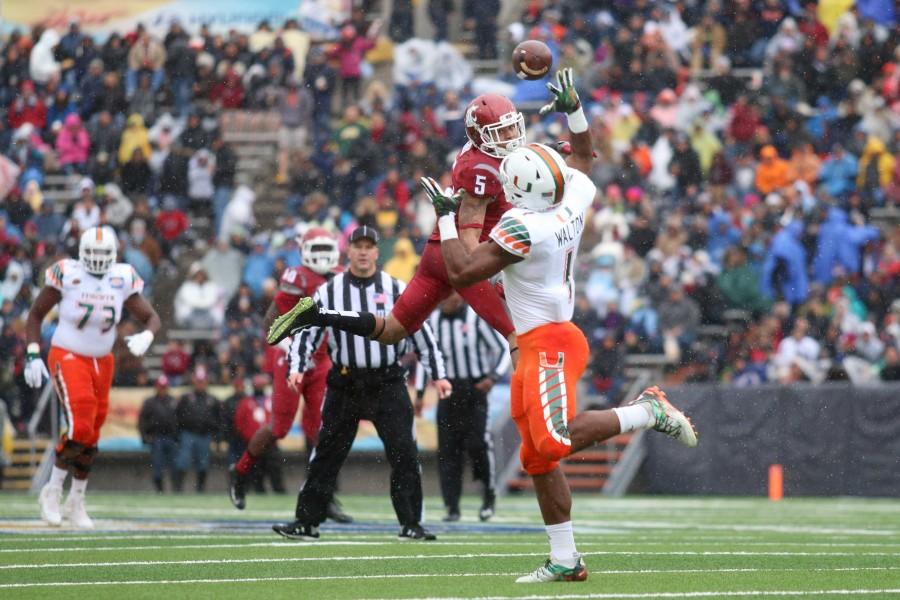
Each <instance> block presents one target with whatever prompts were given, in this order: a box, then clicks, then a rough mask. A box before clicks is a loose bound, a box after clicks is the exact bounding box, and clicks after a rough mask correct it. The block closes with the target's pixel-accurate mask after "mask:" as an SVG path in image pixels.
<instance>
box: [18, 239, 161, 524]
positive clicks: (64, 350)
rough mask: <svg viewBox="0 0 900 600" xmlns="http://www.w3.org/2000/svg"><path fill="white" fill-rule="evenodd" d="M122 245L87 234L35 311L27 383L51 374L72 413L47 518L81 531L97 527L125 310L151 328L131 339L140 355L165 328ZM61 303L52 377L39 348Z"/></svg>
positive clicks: (44, 503)
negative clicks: (88, 493)
mask: <svg viewBox="0 0 900 600" xmlns="http://www.w3.org/2000/svg"><path fill="white" fill-rule="evenodd" d="M117 246H118V243H117V241H116V234H115V232H114V231H113V230H112V229H111V228H109V227H92V228H90V229H88V230H87V231H85V232H84V233H83V234H82V235H81V240H80V244H79V246H78V260H71V259H65V260H61V261H59V262H57V263H56V264H54V265H53V266H51V267H50V268H49V269H47V271H46V274H45V281H44V288H43V289H42V290H41V292H40V294H38V297H37V298H36V299H35V301H34V305H33V306H32V307H31V311H30V312H29V313H28V320H27V324H26V334H27V338H28V360H27V364H26V366H25V381H26V382H27V383H28V385H29V386H31V387H33V388H36V387H40V386H41V384H42V383H43V380H44V378H45V377H49V378H50V379H51V380H52V381H53V385H54V387H55V388H56V393H57V394H58V395H59V398H60V400H61V402H62V404H63V407H64V408H65V413H66V422H67V431H66V432H65V433H64V434H62V435H61V436H60V439H59V443H58V444H57V446H56V464H55V466H54V467H53V472H52V474H51V475H50V481H49V482H48V483H47V484H46V485H45V486H44V487H43V489H42V490H41V494H40V497H39V499H38V503H39V504H40V507H41V518H42V519H43V520H44V521H46V523H47V524H48V525H52V526H56V527H58V526H59V525H61V524H62V520H63V518H67V519H69V521H70V522H71V524H72V525H73V526H75V527H79V528H83V529H90V528H92V527H93V526H94V523H93V521H91V518H90V517H89V516H88V514H87V510H86V509H85V503H84V494H85V489H86V487H87V479H88V475H89V474H90V471H91V464H92V463H93V462H94V457H95V456H96V455H97V440H98V439H99V437H100V428H101V427H102V426H103V422H104V421H105V420H106V413H107V410H108V408H109V389H110V387H111V386H112V379H113V368H114V365H113V356H112V354H111V353H110V351H111V350H112V347H113V343H114V342H115V340H116V325H117V324H118V323H119V320H120V319H121V318H122V309H123V307H124V308H125V309H126V310H128V313H129V314H130V315H131V316H133V317H134V318H136V319H137V320H139V321H141V322H142V323H143V324H144V328H145V329H144V331H142V332H140V333H138V334H135V335H130V336H128V337H127V338H125V339H126V341H127V343H128V349H129V350H130V351H131V353H132V354H134V355H135V356H142V355H143V354H144V353H145V352H146V351H147V349H148V348H150V344H151V343H153V337H154V335H156V332H157V331H159V326H160V322H159V316H158V315H157V314H156V311H155V310H153V307H152V306H150V304H149V303H148V302H147V301H146V300H145V299H144V297H143V296H141V291H142V290H143V289H144V282H143V280H142V279H141V278H140V277H138V275H137V273H136V272H135V270H134V268H132V267H131V265H127V264H123V263H117V262H116V248H117ZM57 304H59V324H58V325H57V327H56V331H55V332H54V333H53V339H52V341H51V345H50V353H49V355H48V357H47V364H48V365H49V367H50V370H49V373H48V371H47V367H46V366H44V361H43V360H41V353H40V346H39V341H40V339H41V323H42V322H43V321H44V317H46V316H47V313H49V312H50V310H51V309H52V308H53V307H54V306H55V305H57ZM69 473H71V474H72V486H71V488H70V489H69V497H68V498H67V499H66V503H65V504H64V505H62V506H60V502H61V500H62V493H63V484H64V483H65V481H66V475H68V474H69Z"/></svg>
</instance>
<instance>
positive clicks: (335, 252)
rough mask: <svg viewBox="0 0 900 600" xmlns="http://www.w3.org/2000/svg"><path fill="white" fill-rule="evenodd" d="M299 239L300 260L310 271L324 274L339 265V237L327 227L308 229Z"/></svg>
mask: <svg viewBox="0 0 900 600" xmlns="http://www.w3.org/2000/svg"><path fill="white" fill-rule="evenodd" d="M298 241H299V243H300V261H301V262H302V263H303V266H304V267H306V268H308V269H309V270H310V271H313V272H314V273H318V274H319V275H324V274H325V273H328V272H329V271H331V270H332V269H333V268H335V267H336V266H337V264H338V260H340V258H341V251H340V250H339V249H338V243H337V239H335V237H334V236H333V235H332V234H331V232H330V231H328V230H327V229H323V228H321V227H313V228H311V229H308V230H307V231H306V233H304V234H303V236H302V237H301V238H300V239H299V240H298Z"/></svg>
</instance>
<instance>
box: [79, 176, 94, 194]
mask: <svg viewBox="0 0 900 600" xmlns="http://www.w3.org/2000/svg"><path fill="white" fill-rule="evenodd" d="M85 190H89V191H91V192H93V191H94V180H93V179H91V178H90V177H82V178H81V181H79V182H78V191H79V192H83V191H85Z"/></svg>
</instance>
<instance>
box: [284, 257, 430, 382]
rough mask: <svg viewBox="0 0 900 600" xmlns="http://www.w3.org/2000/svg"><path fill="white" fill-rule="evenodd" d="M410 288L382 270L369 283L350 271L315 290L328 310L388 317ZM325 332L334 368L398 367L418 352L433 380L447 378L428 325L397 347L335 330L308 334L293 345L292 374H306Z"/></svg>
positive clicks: (313, 330)
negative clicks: (395, 303)
mask: <svg viewBox="0 0 900 600" xmlns="http://www.w3.org/2000/svg"><path fill="white" fill-rule="evenodd" d="M405 287H406V286H405V284H404V283H403V282H402V281H400V280H398V279H394V278H393V277H391V276H390V275H388V274H387V273H385V272H383V271H380V270H379V271H376V272H375V274H374V275H372V276H371V277H367V278H360V277H356V276H355V275H353V274H352V273H350V272H349V271H347V272H344V273H339V274H337V275H335V276H334V277H333V278H332V279H331V280H330V281H328V282H327V283H325V284H323V285H322V286H321V287H320V288H319V289H318V290H316V294H315V296H314V299H315V301H316V302H318V303H319V306H320V307H322V308H324V309H327V310H340V311H360V312H371V313H375V314H376V315H377V316H380V317H386V316H387V315H388V314H390V312H391V309H393V308H394V302H396V300H397V298H399V297H400V294H401V293H402V292H403V289H404V288H405ZM326 331H327V333H328V348H329V352H330V354H331V360H332V362H334V364H335V365H338V366H341V367H349V368H353V369H383V368H386V367H393V366H399V365H400V363H399V361H400V358H401V357H402V356H404V355H405V354H407V353H409V352H411V351H414V352H415V353H416V354H417V355H418V357H419V362H421V363H422V365H424V367H425V369H426V370H427V371H428V374H429V376H431V378H432V379H444V378H445V377H446V376H447V375H446V370H445V368H444V359H443V357H442V355H441V351H440V348H439V347H438V345H437V340H436V339H435V337H434V333H433V332H432V331H431V327H429V326H428V324H427V323H425V324H424V325H423V326H422V328H421V329H420V330H419V331H417V332H416V333H415V334H414V335H412V336H410V337H408V338H404V339H403V340H401V341H400V342H399V343H398V344H394V345H392V346H386V345H384V344H381V343H379V342H375V341H372V340H369V339H367V338H363V337H360V336H356V335H353V334H351V333H347V332H345V331H337V330H334V329H332V328H330V327H326V328H323V327H310V328H308V329H304V330H303V331H301V332H300V333H299V334H298V335H295V336H294V338H293V340H292V341H291V352H290V360H291V364H290V367H291V373H302V372H304V371H305V370H306V366H307V364H308V363H309V358H310V356H312V355H313V352H314V351H315V349H316V348H318V347H319V344H321V343H322V336H324V335H325V333H326Z"/></svg>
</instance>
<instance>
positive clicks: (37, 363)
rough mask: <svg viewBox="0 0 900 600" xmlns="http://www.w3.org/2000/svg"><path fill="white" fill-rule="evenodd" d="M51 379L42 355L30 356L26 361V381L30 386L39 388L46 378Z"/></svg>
mask: <svg viewBox="0 0 900 600" xmlns="http://www.w3.org/2000/svg"><path fill="white" fill-rule="evenodd" d="M45 377H46V378H47V379H50V373H49V372H48V371H47V366H46V365H44V361H43V359H41V357H40V356H37V357H34V358H29V359H28V362H27V363H25V383H27V384H28V387H32V388H39V387H41V385H43V383H44V378H45Z"/></svg>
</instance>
